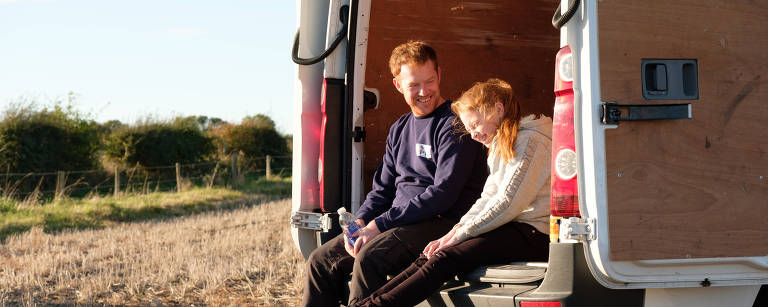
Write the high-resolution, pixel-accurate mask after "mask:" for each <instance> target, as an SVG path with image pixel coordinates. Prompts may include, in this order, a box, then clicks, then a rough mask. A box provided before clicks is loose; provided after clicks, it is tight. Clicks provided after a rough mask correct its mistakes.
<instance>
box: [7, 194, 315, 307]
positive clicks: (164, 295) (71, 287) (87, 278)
mask: <svg viewBox="0 0 768 307" xmlns="http://www.w3.org/2000/svg"><path fill="white" fill-rule="evenodd" d="M289 212H290V200H288V199H284V200H278V201H269V202H265V203H262V204H258V205H251V206H243V207H242V208H239V209H235V210H229V211H214V212H209V213H205V214H199V215H195V216H191V217H183V218H173V219H166V220H155V221H150V222H141V223H120V224H117V225H114V226H112V227H109V228H106V229H99V230H83V231H74V232H71V231H67V232H63V233H58V234H48V233H45V232H43V231H42V228H39V227H38V228H33V229H32V230H30V231H28V232H26V233H23V234H21V235H13V236H10V237H8V238H7V240H6V242H5V243H3V244H2V246H0V305H2V306H7V305H10V306H34V305H44V306H45V305H65V306H66V305H77V306H83V305H84V306H88V305H96V306H101V305H125V306H145V305H164V306H174V305H183V306H192V305H194V306H204V305H205V306H221V305H264V306H293V305H296V304H298V302H299V298H300V293H301V290H302V289H301V287H302V284H301V281H302V280H303V279H302V278H303V274H304V270H303V268H304V266H303V263H304V260H303V258H302V257H301V254H300V253H299V252H298V251H297V250H296V248H295V247H294V246H293V243H292V240H291V236H290V228H289V226H288V216H289Z"/></svg>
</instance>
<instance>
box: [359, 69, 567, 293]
mask: <svg viewBox="0 0 768 307" xmlns="http://www.w3.org/2000/svg"><path fill="white" fill-rule="evenodd" d="M451 109H452V110H453V112H454V113H456V114H457V116H458V118H459V119H460V123H458V122H457V126H458V124H463V127H464V128H465V129H466V130H467V132H469V133H470V134H471V136H472V139H474V140H476V141H478V142H480V143H482V144H483V145H485V146H486V147H489V148H490V150H489V153H488V166H489V167H490V175H489V176H488V179H487V180H486V182H485V186H484V187H483V193H482V194H481V196H480V198H479V199H478V200H477V201H476V202H475V204H474V205H473V206H472V208H470V209H469V211H468V212H467V213H466V214H465V215H464V216H463V217H462V218H461V220H460V221H459V223H458V224H456V225H455V226H454V227H453V229H451V231H449V232H448V233H447V234H445V235H444V236H443V237H442V238H440V239H438V240H435V241H432V242H430V243H429V244H428V245H427V246H426V248H424V251H423V253H422V255H421V256H420V257H419V258H418V259H417V260H416V261H415V262H414V263H413V264H412V265H411V266H409V267H408V268H407V269H406V270H405V271H403V272H402V273H400V274H399V275H397V276H396V277H395V278H393V279H392V280H390V281H389V282H388V283H387V284H386V285H384V286H383V287H381V288H380V289H378V290H377V291H375V292H374V293H372V294H371V295H370V296H369V297H367V298H365V299H363V300H360V301H357V302H354V303H353V304H352V306H412V305H416V304H418V303H419V302H421V301H423V300H424V299H426V298H427V296H429V295H430V294H432V293H434V292H435V291H436V290H437V289H439V288H440V286H442V284H443V283H444V282H445V281H447V280H449V279H450V278H452V277H453V276H454V275H456V274H457V273H460V272H466V271H469V270H471V269H474V268H476V267H477V266H480V265H488V264H497V263H507V262H510V261H546V260H547V256H548V252H549V236H548V232H549V229H548V228H549V201H550V200H549V175H550V158H551V133H552V120H551V119H550V118H548V117H542V118H535V117H534V116H532V115H530V116H527V117H524V118H521V115H520V105H519V104H518V102H517V101H516V100H515V99H514V95H513V91H512V87H511V86H510V85H509V84H508V83H506V82H504V81H502V80H499V79H489V80H488V81H485V82H478V83H475V84H474V85H473V86H472V87H471V88H470V89H469V90H467V91H466V92H464V93H462V95H461V97H460V98H459V99H458V100H457V101H456V102H454V103H453V104H452V105H451Z"/></svg>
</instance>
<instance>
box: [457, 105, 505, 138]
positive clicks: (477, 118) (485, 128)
mask: <svg viewBox="0 0 768 307" xmlns="http://www.w3.org/2000/svg"><path fill="white" fill-rule="evenodd" d="M489 113H490V114H489ZM503 116H504V106H503V105H502V104H501V103H499V102H497V103H496V105H495V106H494V108H493V109H492V111H489V112H480V111H474V110H467V111H464V112H461V113H459V118H460V119H461V123H462V124H464V127H465V128H466V129H467V132H469V134H470V135H471V136H472V139H473V140H475V141H478V142H480V143H481V144H483V145H485V147H491V142H492V141H493V137H494V136H495V135H496V131H497V130H498V129H499V125H500V124H501V119H502V117H503Z"/></svg>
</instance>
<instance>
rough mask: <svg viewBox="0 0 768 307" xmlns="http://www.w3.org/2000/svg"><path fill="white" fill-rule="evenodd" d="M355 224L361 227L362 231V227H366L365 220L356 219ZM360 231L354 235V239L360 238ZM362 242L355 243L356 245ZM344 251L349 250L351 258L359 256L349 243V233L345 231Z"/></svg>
mask: <svg viewBox="0 0 768 307" xmlns="http://www.w3.org/2000/svg"><path fill="white" fill-rule="evenodd" d="M355 222H356V223H357V224H358V225H360V227H361V228H360V230H362V227H364V226H365V221H363V219H356V220H355ZM360 230H358V231H357V232H355V233H354V234H352V237H353V238H358V237H359V236H360ZM358 242H360V241H355V245H357V243H358ZM344 249H345V250H347V253H349V255H350V256H352V257H355V255H357V252H355V247H354V246H353V245H352V244H351V243H350V242H349V237H348V236H347V232H346V231H344Z"/></svg>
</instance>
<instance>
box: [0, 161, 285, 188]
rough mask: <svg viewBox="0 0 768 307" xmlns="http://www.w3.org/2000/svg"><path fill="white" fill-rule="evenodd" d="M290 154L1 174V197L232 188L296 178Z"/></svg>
mask: <svg viewBox="0 0 768 307" xmlns="http://www.w3.org/2000/svg"><path fill="white" fill-rule="evenodd" d="M291 171H292V169H291V156H264V157H245V156H239V155H238V154H233V155H232V156H230V157H228V158H227V159H223V160H218V161H210V162H202V163H187V164H181V163H176V164H174V165H163V166H138V165H137V166H135V167H130V168H120V167H114V168H112V169H92V170H74V171H48V172H39V173H34V172H30V173H12V172H6V173H0V197H3V198H16V199H28V198H30V197H33V198H58V197H62V196H68V197H84V196H88V195H109V194H112V195H115V196H119V195H123V194H130V193H152V192H161V191H162V192H167V191H183V190H185V189H188V188H191V187H193V186H205V187H212V186H231V185H233V184H236V183H239V182H243V181H245V180H250V179H256V178H260V177H267V178H269V177H273V176H279V177H288V176H291Z"/></svg>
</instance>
